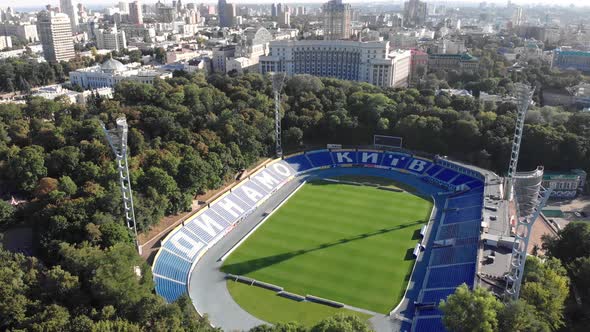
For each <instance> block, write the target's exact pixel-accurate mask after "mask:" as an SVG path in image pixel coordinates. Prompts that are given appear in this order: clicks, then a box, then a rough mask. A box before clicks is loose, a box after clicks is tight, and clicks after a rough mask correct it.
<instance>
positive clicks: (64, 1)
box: [59, 0, 78, 31]
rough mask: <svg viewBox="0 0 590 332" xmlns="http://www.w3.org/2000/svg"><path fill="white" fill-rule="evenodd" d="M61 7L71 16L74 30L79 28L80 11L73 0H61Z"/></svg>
mask: <svg viewBox="0 0 590 332" xmlns="http://www.w3.org/2000/svg"><path fill="white" fill-rule="evenodd" d="M59 9H60V10H61V12H62V13H64V14H66V15H68V17H69V18H70V25H71V27H72V31H76V30H78V13H77V10H76V6H74V4H73V3H72V0H59Z"/></svg>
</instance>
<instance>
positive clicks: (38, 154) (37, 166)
mask: <svg viewBox="0 0 590 332" xmlns="http://www.w3.org/2000/svg"><path fill="white" fill-rule="evenodd" d="M44 164H45V160H44V158H43V148H42V147H40V146H38V145H31V146H27V147H25V148H23V149H22V150H20V152H19V153H18V154H17V155H16V156H15V157H14V158H11V159H9V160H8V174H9V176H10V177H11V178H12V179H15V181H17V185H18V188H19V189H22V190H25V191H32V190H33V189H35V187H36V186H37V182H38V181H39V179H40V178H41V177H43V176H45V175H47V168H45V165H44Z"/></svg>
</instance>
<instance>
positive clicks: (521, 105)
mask: <svg viewBox="0 0 590 332" xmlns="http://www.w3.org/2000/svg"><path fill="white" fill-rule="evenodd" d="M515 88H516V107H517V115H516V126H515V128H514V138H513V139H512V150H511V153H510V163H509V164H508V176H507V177H506V178H507V180H508V181H509V183H507V186H506V188H505V190H506V191H505V195H504V196H505V198H507V199H511V198H512V194H513V193H512V188H513V182H514V174H516V170H517V167H518V156H519V154H520V142H521V141H522V134H523V129H524V119H525V117H526V113H527V112H528V110H529V106H530V104H531V101H532V97H533V91H534V90H532V89H531V88H530V87H529V86H528V85H526V84H522V83H518V84H516V85H515Z"/></svg>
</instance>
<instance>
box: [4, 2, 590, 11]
mask: <svg viewBox="0 0 590 332" xmlns="http://www.w3.org/2000/svg"><path fill="white" fill-rule="evenodd" d="M59 2H60V0H50V1H45V2H43V3H42V4H40V3H39V1H36V0H5V1H3V3H2V6H1V7H9V6H10V7H13V8H23V9H34V8H44V7H45V5H47V4H50V5H52V6H59ZM77 2H80V3H82V4H84V5H91V6H94V7H98V6H104V7H109V6H114V5H115V4H116V3H117V2H118V1H105V0H85V1H77ZM128 2H131V1H128ZM142 2H143V3H146V4H154V3H156V2H158V0H146V1H142ZM162 2H164V3H168V2H169V3H171V2H172V0H170V1H162ZM190 2H194V3H207V4H216V3H217V1H215V0H205V1H188V2H187V3H190ZM276 2H282V3H297V4H306V3H309V4H322V3H324V2H326V1H325V0H304V1H294V0H287V1H273V0H260V1H252V0H234V1H231V3H235V4H272V3H276ZM344 2H347V3H351V4H354V3H365V4H366V2H365V1H363V0H349V1H344ZM404 2H405V0H396V1H391V0H375V1H373V2H372V3H389V4H403V3H404ZM426 2H428V3H433V4H448V5H453V4H469V3H471V4H478V3H481V2H486V3H488V4H496V5H503V4H504V5H505V4H506V3H507V2H508V1H506V0H487V1H481V0H452V1H440V0H439V1H426ZM511 2H512V3H513V4H517V5H531V4H541V5H554V6H560V7H567V6H569V5H572V4H573V5H575V6H585V7H588V6H590V4H589V3H588V2H587V0H569V1H565V2H563V3H555V1H552V0H513V1H511Z"/></svg>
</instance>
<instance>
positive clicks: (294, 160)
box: [285, 154, 313, 172]
mask: <svg viewBox="0 0 590 332" xmlns="http://www.w3.org/2000/svg"><path fill="white" fill-rule="evenodd" d="M285 161H286V162H287V163H288V164H289V166H291V167H292V168H293V169H294V170H295V171H296V172H305V171H307V170H309V169H312V168H313V166H312V165H311V163H310V162H309V160H308V159H307V157H306V156H305V154H299V155H296V156H292V157H289V158H287V159H285Z"/></svg>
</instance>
